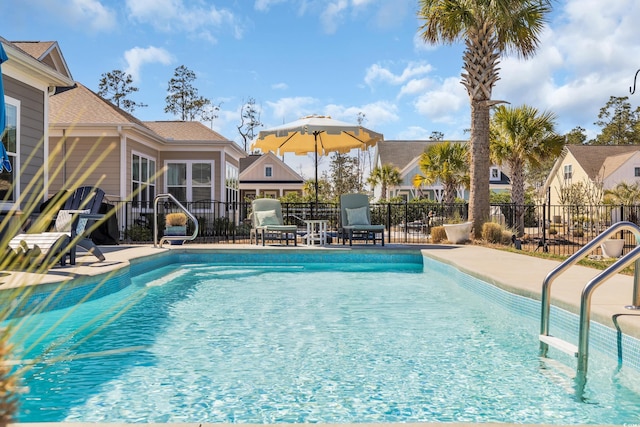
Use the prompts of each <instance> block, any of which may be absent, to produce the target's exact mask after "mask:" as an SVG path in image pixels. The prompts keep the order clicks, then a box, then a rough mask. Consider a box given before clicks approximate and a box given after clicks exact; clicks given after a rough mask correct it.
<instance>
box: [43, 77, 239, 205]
mask: <svg viewBox="0 0 640 427" xmlns="http://www.w3.org/2000/svg"><path fill="white" fill-rule="evenodd" d="M49 142H50V151H51V156H52V160H53V163H54V164H60V165H63V166H62V168H61V170H60V172H59V173H57V174H55V176H53V177H52V180H51V190H52V191H54V192H55V191H58V190H60V189H63V188H69V187H75V186H78V185H96V186H99V187H101V188H102V189H104V191H105V193H106V195H107V197H108V198H109V199H110V200H111V201H134V202H136V203H140V204H141V205H143V206H148V204H149V203H150V202H151V201H152V200H153V198H154V197H155V195H156V194H159V193H164V192H168V193H171V194H173V195H174V196H175V197H176V198H177V199H178V200H179V201H181V202H195V201H201V200H207V201H210V200H217V201H220V202H226V201H233V200H237V195H234V194H229V193H228V192H227V189H232V190H233V191H235V192H236V193H237V191H238V184H237V181H238V174H239V173H238V170H239V166H240V158H242V157H244V156H246V153H245V152H244V151H243V150H242V149H241V148H240V147H239V146H238V145H237V144H236V143H234V142H233V141H230V140H227V139H226V138H224V137H223V136H221V135H220V134H218V133H217V132H214V131H213V130H211V129H209V128H207V127H206V126H204V125H203V124H202V123H200V122H181V121H154V122H142V121H140V120H138V119H137V118H135V117H134V116H132V115H131V114H129V113H127V112H126V111H123V110H121V109H119V108H117V107H116V106H114V105H113V104H111V103H109V102H107V101H105V100H104V99H102V98H101V97H99V96H98V95H97V94H95V93H93V92H92V91H91V90H89V89H88V88H86V87H85V86H83V85H81V84H76V85H75V86H74V87H72V88H65V89H64V90H60V91H58V92H57V93H56V94H55V95H53V96H52V97H51V115H50V138H49ZM65 159H66V160H65ZM230 197H231V199H229V198H230Z"/></svg>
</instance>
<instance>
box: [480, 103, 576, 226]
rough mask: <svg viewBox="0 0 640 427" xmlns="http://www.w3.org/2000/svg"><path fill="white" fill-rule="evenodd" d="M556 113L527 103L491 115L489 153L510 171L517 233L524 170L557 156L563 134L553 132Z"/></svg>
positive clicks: (521, 213)
mask: <svg viewBox="0 0 640 427" xmlns="http://www.w3.org/2000/svg"><path fill="white" fill-rule="evenodd" d="M555 120H556V116H555V115H554V114H553V113H551V112H539V111H538V110H537V109H536V108H533V107H530V106H528V105H522V106H520V107H506V106H504V105H501V106H499V107H497V108H496V109H495V112H494V114H493V117H492V119H491V129H490V135H491V157H492V159H493V160H494V162H495V163H496V164H498V165H504V164H506V165H507V166H508V167H509V170H510V171H511V202H512V203H513V204H514V205H515V207H516V221H517V222H516V225H517V228H518V233H519V234H520V235H522V233H523V232H524V196H525V173H526V171H527V170H528V168H530V167H534V168H535V167H539V166H540V165H541V164H542V163H543V162H544V160H545V159H547V158H549V157H557V156H558V155H559V154H560V152H561V151H562V147H563V145H564V137H562V136H561V135H558V134H557V133H556V132H555Z"/></svg>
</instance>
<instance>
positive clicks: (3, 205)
mask: <svg viewBox="0 0 640 427" xmlns="http://www.w3.org/2000/svg"><path fill="white" fill-rule="evenodd" d="M4 101H5V104H6V105H11V106H13V107H15V108H16V151H15V153H14V154H15V156H16V159H15V160H16V161H15V162H14V164H13V177H14V181H13V200H14V201H13V202H4V201H0V210H3V211H6V210H12V209H20V205H19V201H20V194H21V192H20V188H21V185H20V176H21V175H22V174H21V173H20V166H21V162H20V146H21V145H22V144H21V141H20V139H21V138H20V137H21V134H22V132H21V130H20V129H21V118H22V108H21V106H22V102H21V101H20V100H19V99H16V98H12V97H10V96H8V95H5V96H4ZM45 126H47V124H46V123H45ZM5 148H7V147H5ZM7 151H8V150H7Z"/></svg>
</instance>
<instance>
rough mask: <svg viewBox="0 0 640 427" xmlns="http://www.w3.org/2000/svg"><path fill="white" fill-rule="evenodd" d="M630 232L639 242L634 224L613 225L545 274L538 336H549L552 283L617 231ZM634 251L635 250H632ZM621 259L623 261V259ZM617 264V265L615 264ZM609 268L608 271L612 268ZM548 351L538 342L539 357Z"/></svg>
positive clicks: (637, 230) (621, 223)
mask: <svg viewBox="0 0 640 427" xmlns="http://www.w3.org/2000/svg"><path fill="white" fill-rule="evenodd" d="M624 230H627V231H631V232H633V233H634V235H635V238H636V244H637V243H638V242H640V227H638V226H637V225H636V224H634V223H632V222H629V221H622V222H618V223H615V224H613V225H612V226H611V227H609V228H608V229H606V230H605V231H603V232H602V233H600V234H599V235H598V236H596V237H595V238H594V239H593V240H591V241H590V242H589V243H587V244H586V245H585V246H583V247H582V248H580V249H579V250H578V251H577V252H576V253H574V254H573V255H571V256H570V257H569V258H567V259H566V260H564V261H563V262H562V263H561V264H560V265H559V266H557V267H556V268H554V269H553V270H551V271H550V272H549V274H547V276H546V277H545V279H544V281H543V282H542V295H541V306H542V314H541V316H540V335H549V311H550V309H551V285H552V284H553V281H554V280H555V279H556V278H557V277H558V276H559V275H560V274H562V273H564V272H565V271H566V270H567V269H568V268H569V267H571V266H572V265H575V264H576V263H577V262H578V261H580V260H581V259H582V258H584V257H585V256H587V255H588V254H589V253H590V252H591V251H592V250H593V249H594V248H595V247H596V246H597V245H599V244H600V243H602V242H603V241H604V240H606V239H608V238H609V237H610V236H612V235H614V234H615V233H617V232H619V231H624ZM634 251H635V250H634ZM625 258H626V256H625V257H623V259H625ZM616 264H617V263H616ZM616 264H613V265H616ZM613 265H612V266H610V267H609V268H608V269H610V268H612V267H613ZM608 269H607V270H608ZM548 349H549V345H548V344H547V343H545V342H543V341H540V355H541V356H543V357H544V356H546V354H547V351H548Z"/></svg>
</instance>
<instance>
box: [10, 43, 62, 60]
mask: <svg viewBox="0 0 640 427" xmlns="http://www.w3.org/2000/svg"><path fill="white" fill-rule="evenodd" d="M11 43H12V44H13V45H14V46H17V47H18V48H20V49H21V50H22V51H23V52H25V53H28V54H29V55H31V56H33V57H34V58H36V59H38V60H40V59H42V55H44V54H45V53H46V52H47V51H48V50H49V49H51V47H52V46H53V45H55V44H56V42H54V41H48V42H40V41H12V42H11Z"/></svg>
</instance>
